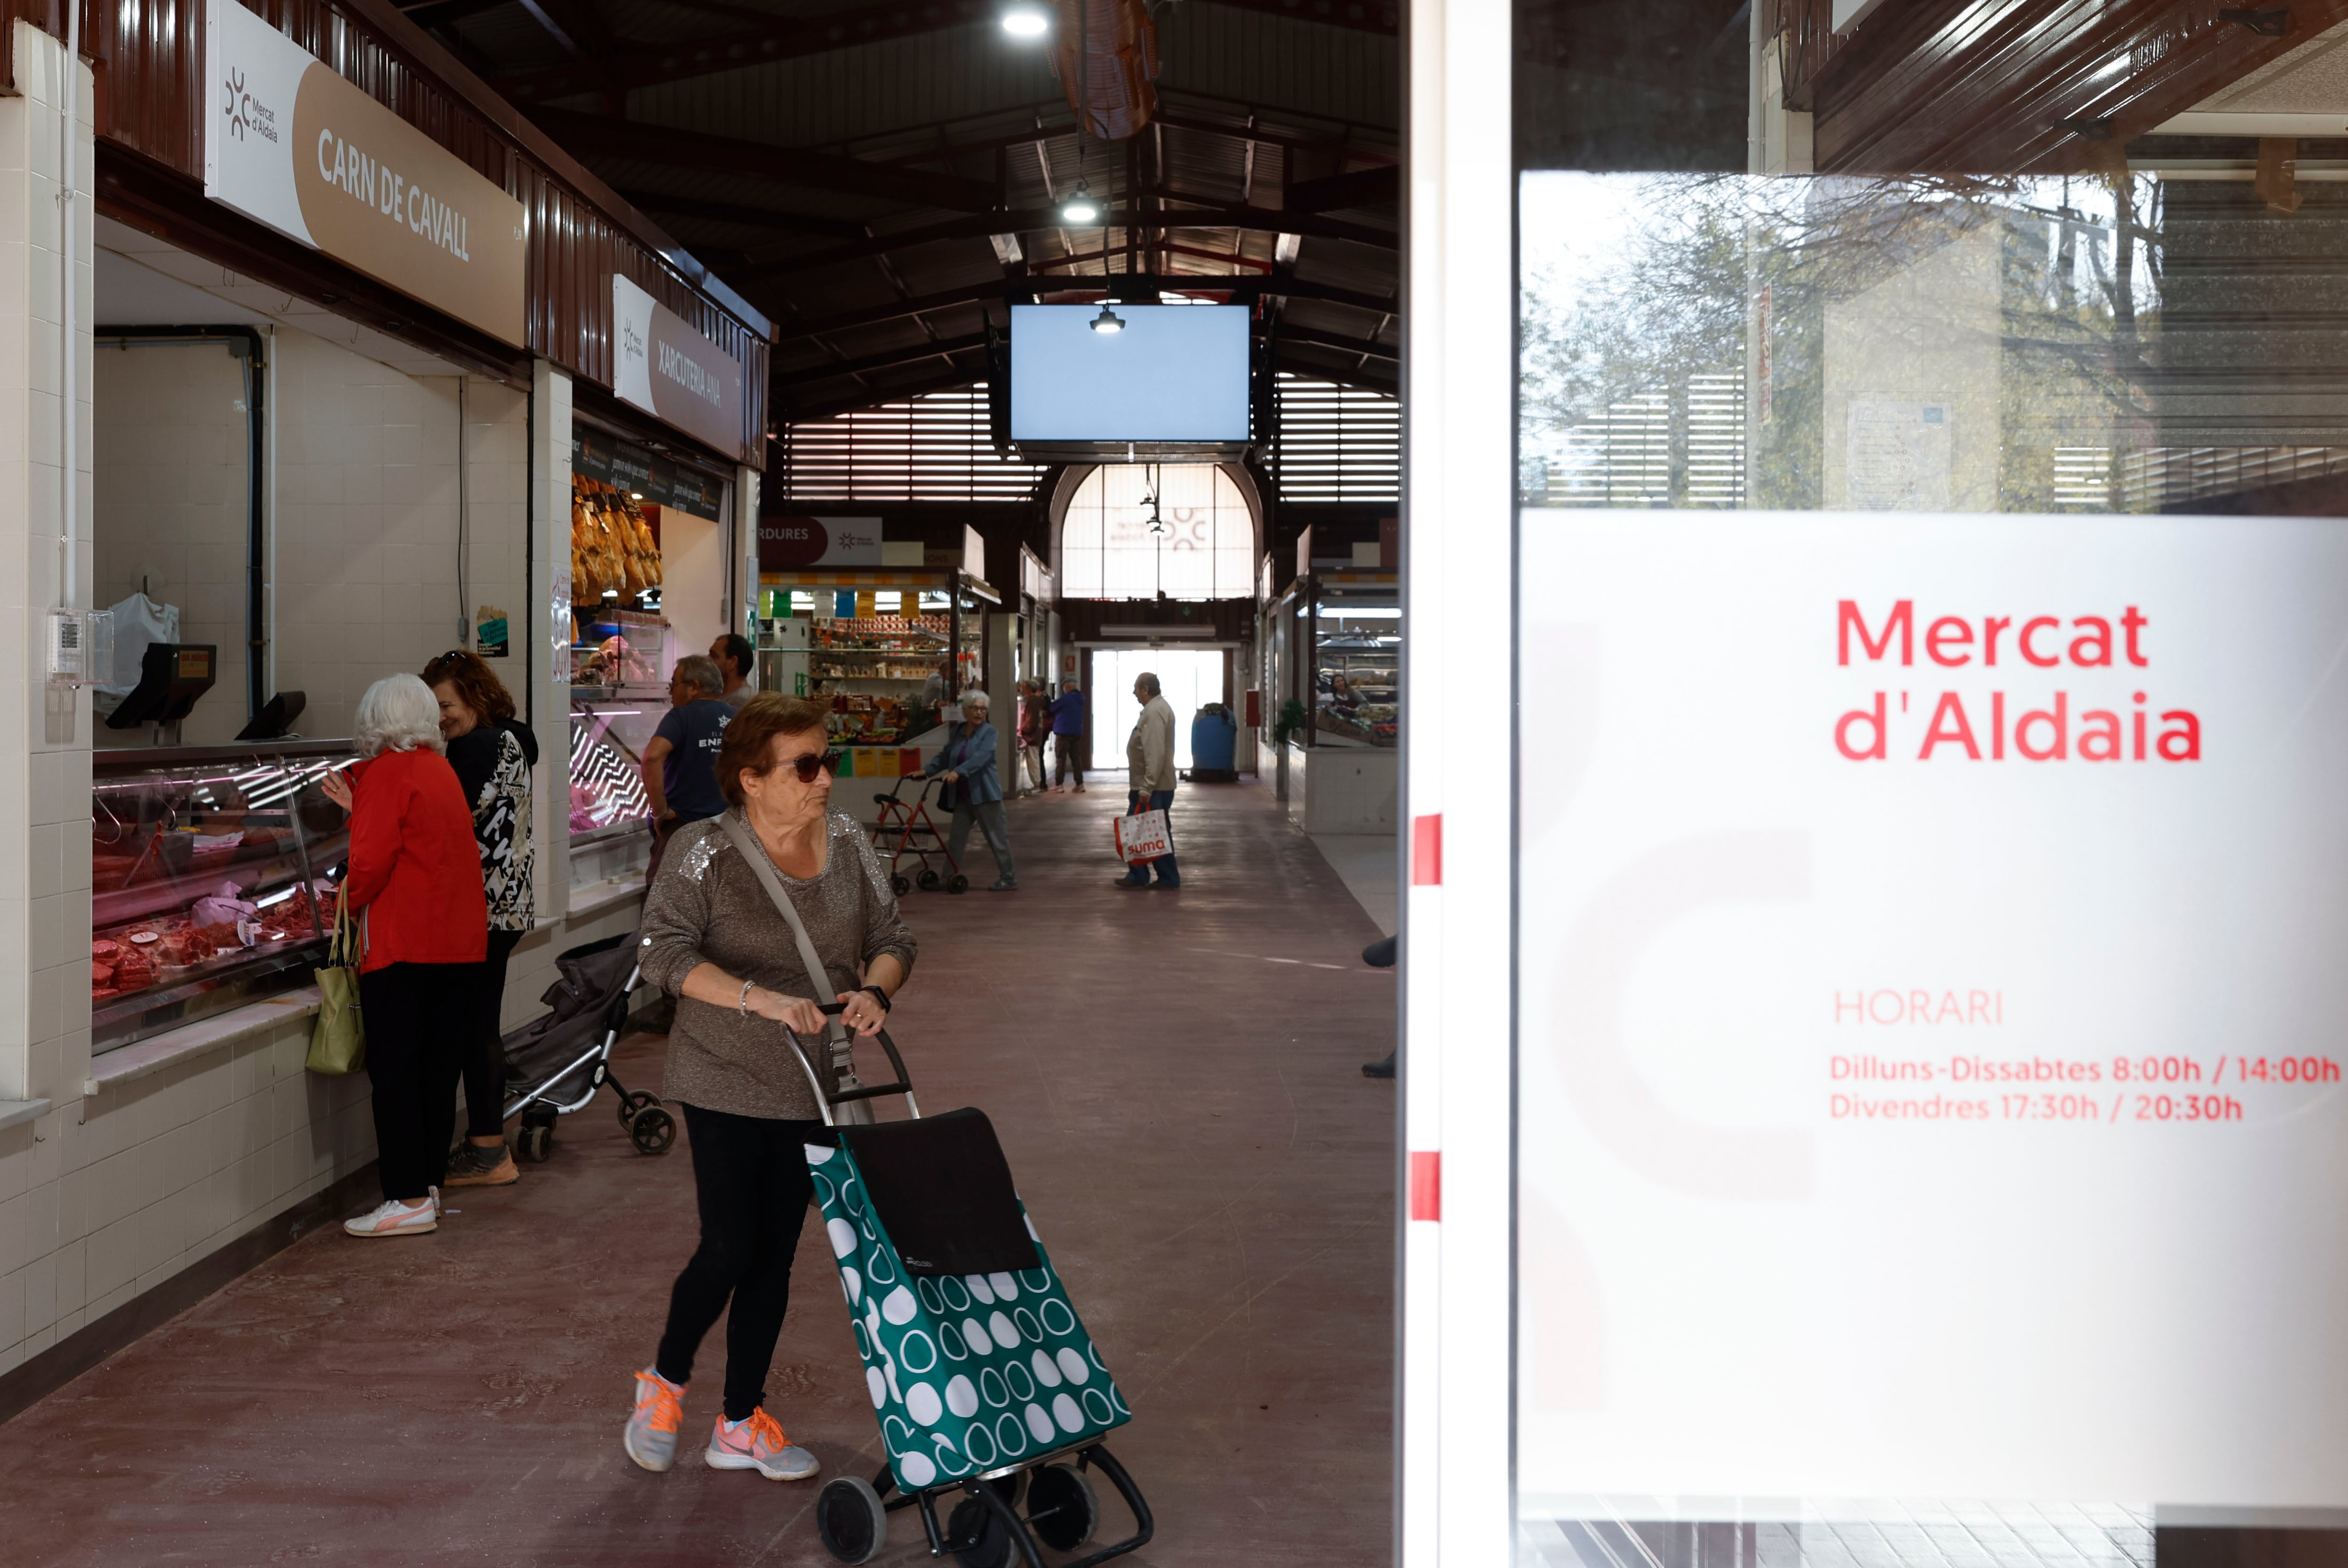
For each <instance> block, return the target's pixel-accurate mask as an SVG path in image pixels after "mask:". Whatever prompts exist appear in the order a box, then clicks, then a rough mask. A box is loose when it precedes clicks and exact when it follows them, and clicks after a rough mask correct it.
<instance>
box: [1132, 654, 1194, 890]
mask: <svg viewBox="0 0 2348 1568" xmlns="http://www.w3.org/2000/svg"><path fill="white" fill-rule="evenodd" d="M1133 700H1134V701H1136V702H1138V703H1139V704H1140V705H1141V717H1139V718H1138V719H1137V720H1135V721H1134V726H1133V734H1132V736H1131V737H1130V738H1128V739H1127V741H1126V743H1125V767H1126V799H1127V808H1126V809H1127V810H1128V811H1130V812H1132V813H1134V814H1135V815H1137V816H1138V815H1139V814H1140V813H1142V812H1145V811H1163V812H1165V813H1166V817H1165V822H1166V828H1165V834H1166V852H1165V853H1164V854H1162V855H1159V856H1157V857H1156V858H1155V859H1152V860H1143V861H1134V862H1133V864H1132V868H1131V870H1130V871H1128V872H1127V874H1126V875H1124V876H1121V877H1119V878H1117V886H1119V887H1122V888H1146V887H1148V885H1149V870H1150V868H1151V867H1152V866H1155V867H1157V868H1158V885H1159V887H1180V886H1181V885H1182V873H1181V872H1179V870H1177V869H1176V867H1175V864H1174V822H1173V807H1174V709H1173V707H1171V706H1169V704H1168V702H1167V701H1166V699H1165V698H1164V697H1163V696H1159V692H1158V677H1157V676H1153V675H1149V674H1147V673H1144V674H1142V675H1138V676H1135V677H1134V680H1133ZM1137 826H1138V824H1137ZM1118 841H1119V842H1120V843H1126V842H1138V839H1128V838H1127V836H1126V833H1125V832H1122V831H1121V832H1120V833H1119V834H1118Z"/></svg>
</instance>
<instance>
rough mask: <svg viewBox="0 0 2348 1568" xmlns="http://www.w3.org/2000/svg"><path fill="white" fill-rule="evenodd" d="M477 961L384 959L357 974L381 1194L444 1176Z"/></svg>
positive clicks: (418, 1193) (419, 1191)
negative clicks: (386, 961) (393, 961)
mask: <svg viewBox="0 0 2348 1568" xmlns="http://www.w3.org/2000/svg"><path fill="white" fill-rule="evenodd" d="M480 967H481V966H480V965H478V964H386V965H384V966H383V967H382V968H380V969H377V970H376V971H375V972H374V973H372V974H368V975H360V976H359V1006H360V1008H361V1010H362V1013H363V1015H364V1016H365V1017H366V1070H367V1079H368V1081H369V1082H370V1083H372V1084H373V1085H374V1086H375V1097H374V1107H375V1147H376V1162H377V1163H376V1173H377V1175H378V1176H379V1177H380V1178H381V1179H382V1181H383V1195H384V1196H385V1197H386V1198H396V1199H397V1200H399V1201H400V1202H404V1203H412V1202H416V1200H417V1199H418V1198H421V1197H423V1196H424V1195H425V1194H426V1192H427V1191H430V1190H431V1189H432V1188H434V1187H438V1185H440V1183H441V1181H443V1180H444V1179H445V1178H446V1177H447V1176H448V1141H449V1140H450V1139H451V1138H452V1137H454V1136H455V1131H456V1125H457V1078H458V1070H459V1068H461V1066H462V1063H463V1058H464V1047H465V1041H466V1039H467V1038H468V1037H469V1035H470V1033H471V1031H472V1028H473V1020H474V1018H475V1017H476V1016H477V1014H478V1004H477V1002H476V1000H475V998H476V997H478V996H479V994H480V985H479V970H480Z"/></svg>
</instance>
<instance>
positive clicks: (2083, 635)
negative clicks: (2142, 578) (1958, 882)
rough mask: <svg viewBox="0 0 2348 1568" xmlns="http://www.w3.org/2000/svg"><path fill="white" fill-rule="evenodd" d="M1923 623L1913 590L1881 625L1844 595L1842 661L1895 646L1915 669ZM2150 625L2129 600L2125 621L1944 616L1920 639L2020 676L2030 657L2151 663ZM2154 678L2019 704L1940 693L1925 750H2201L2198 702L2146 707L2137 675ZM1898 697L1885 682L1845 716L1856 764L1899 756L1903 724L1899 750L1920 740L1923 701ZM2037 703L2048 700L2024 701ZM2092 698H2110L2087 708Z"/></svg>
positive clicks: (2101, 756)
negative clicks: (2120, 690)
mask: <svg viewBox="0 0 2348 1568" xmlns="http://www.w3.org/2000/svg"><path fill="white" fill-rule="evenodd" d="M1916 625H1917V616H1916V602H1915V601H1914V600H1912V599H1900V600H1897V601H1895V602H1893V603H1892V605H1891V607H1890V611H1889V612H1888V613H1887V614H1884V615H1883V617H1882V619H1881V620H1880V621H1879V623H1878V624H1876V626H1875V627H1874V628H1873V629H1870V628H1869V624H1868V621H1867V616H1866V614H1865V613H1864V612H1863V611H1862V610H1861V609H1860V607H1859V603H1858V602H1857V601H1856V600H1851V599H1845V600H1842V601H1841V602H1840V603H1838V605H1837V607H1836V611H1835V662H1836V663H1837V664H1838V665H1846V666H1848V665H1849V664H1850V663H1851V660H1852V655H1853V652H1854V648H1855V649H1856V652H1857V655H1858V656H1859V658H1860V659H1862V660H1865V661H1867V662H1868V663H1869V664H1881V663H1883V662H1884V661H1885V660H1887V659H1890V658H1892V657H1893V655H1894V650H1895V646H1896V650H1897V660H1898V664H1899V665H1900V667H1902V668H1913V667H1914V666H1915V664H1916V645H1917V642H1918V640H1919V639H1918V637H1917V634H1916ZM2151 625H2152V622H2151V620H2150V618H2149V617H2147V615H2146V614H2144V613H2143V612H2142V611H2141V610H2140V609H2138V608H2137V606H2136V605H2134V604H2129V605H2127V606H2125V607H2123V609H2122V610H2121V613H2120V614H2119V615H2118V617H2117V619H2116V622H2115V620H2114V619H2112V618H2110V617H2107V616H2105V615H2075V616H2073V617H2071V618H2070V620H2069V621H2067V622H2065V620H2064V618H2063V617H2061V616H2058V615H2030V616H2017V615H1984V616H1981V617H1979V619H1978V620H1974V619H1969V618H1967V617H1965V616H1962V615H1941V616H1936V617H1934V618H1933V619H1932V620H1931V621H1930V622H1928V623H1927V624H1925V626H1924V632H1923V636H1922V638H1921V641H1922V643H1923V652H1924V657H1925V658H1926V660H1927V661H1929V663H1930V664H1931V665H1938V666H1940V667H1941V668H1944V669H1956V668H1962V667H1965V666H1973V667H1977V668H1980V669H1982V670H1987V669H1993V668H2012V669H2013V670H2014V672H2015V673H2016V674H2017V675H2020V674H2021V673H2022V669H2021V667H2020V666H2028V667H2030V668H2033V669H2056V668H2059V667H2062V666H2064V665H2069V666H2070V667H2072V668H2074V669H2080V670H2111V671H2113V672H2114V674H2115V675H2117V674H2119V673H2120V672H2122V671H2136V670H2147V669H2149V668H2150V667H2151V665H2152V655H2151V653H2150V651H2149V648H2148V646H2147V642H2148V639H2147V633H2148V631H2149V630H2150V628H2151ZM2001 659H2003V664H2001ZM2144 678H2145V677H2143V676H2132V677H2131V678H2130V679H2128V680H2127V683H2126V686H2127V690H2126V693H2125V695H2123V696H2093V695H2086V696H2079V697H2077V698H2076V700H2075V699H2074V696H2073V694H2072V693H2071V692H2070V691H2068V690H2062V689H2058V690H2056V691H2055V693H2054V694H2053V696H2052V697H2051V699H2050V698H2048V697H2045V696H2029V695H2019V696H2015V697H2014V698H2013V701H2012V702H2011V703H2009V702H2008V700H2007V694H2006V693H2005V692H2003V691H1993V692H1991V693H1989V696H1988V701H1987V703H1986V704H1984V703H1983V702H1982V698H1981V696H1980V694H1978V693H1976V694H1975V695H1974V696H1973V699H1972V706H1971V707H1968V706H1967V705H1966V701H1965V697H1964V695H1963V694H1962V693H1960V692H1953V691H1944V692H1941V693H1940V694H1939V696H1937V697H1936V698H1934V699H1933V701H1932V703H1931V709H1930V711H1931V717H1930V718H1929V719H1925V720H1924V721H1923V727H1922V734H1921V742H1920V743H1919V744H1918V745H1917V747H1916V749H1915V752H1914V757H1915V759H1916V760H1917V761H1919V762H1932V761H1938V760H1942V759H1947V758H1961V759H1963V760H1966V761H1972V762H1981V761H1990V762H2003V761H2005V760H2007V759H2008V758H2022V759H2024V760H2025V761H2030V762H2065V761H2070V760H2073V759H2076V760H2078V761H2081V762H2149V761H2155V760H2158V761H2163V762H2199V760H2201V719H2200V717H2199V715H2198V714H2195V713H2193V712H2192V711H2191V710H2189V709H2187V708H2181V707H2172V708H2159V707H2150V706H2147V702H2148V699H2147V694H2146V692H2145V691H2144V690H2143V689H2142V687H2141V686H2139V685H2138V684H2137V683H2138V682H2139V681H2142V680H2143V679H2144ZM1891 695H1892V694H1891V693H1890V692H1889V691H1878V692H1876V693H1874V694H1873V697H1872V700H1871V701H1870V702H1869V705H1868V706H1867V707H1859V708H1853V709H1851V710H1850V711H1849V712H1848V713H1845V714H1844V715H1843V716H1842V717H1840V718H1838V719H1837V720H1836V721H1835V727H1834V739H1835V749H1836V750H1838V751H1839V752H1841V753H1842V755H1843V756H1844V757H1846V758H1849V759H1850V760H1851V761H1853V762H1884V761H1889V760H1890V758H1891V757H1892V755H1893V751H1892V732H1893V730H1894V728H1895V727H1902V728H1907V729H1909V730H1910V737H1907V738H1912V734H1913V725H1914V723H1915V721H1916V720H1918V719H1920V718H1922V714H1923V709H1924V704H1923V703H1922V702H1921V701H1919V702H1916V703H1913V704H1911V703H1910V699H1909V694H1908V693H1907V692H1905V691H1902V692H1900V693H1899V707H1898V711H1897V712H1894V711H1893V708H1892V704H1891ZM2034 701H2035V702H2040V703H2043V704H2044V706H2042V707H2023V706H2022V705H2023V704H2024V703H2029V702H2034ZM2093 702H2102V703H2108V704H2109V705H2110V706H2108V707H2087V706H2086V704H2088V703H2093ZM2009 716H2011V720H2010V722H2009ZM2156 716H2157V717H2158V719H2159V721H2160V728H2159V729H2158V731H2157V732H2155V731H2154V730H2153V729H2152V727H2151V725H2150V723H2149V721H2150V720H2151V719H2152V718H2153V717H2156ZM1907 738H1903V739H1902V742H1901V750H1900V754H1901V755H1906V754H1907V752H1906V739H1907Z"/></svg>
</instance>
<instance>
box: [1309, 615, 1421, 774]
mask: <svg viewBox="0 0 2348 1568" xmlns="http://www.w3.org/2000/svg"><path fill="white" fill-rule="evenodd" d="M1307 597H1308V599H1309V601H1310V603H1311V604H1312V614H1311V615H1310V616H1309V617H1307V622H1308V624H1309V627H1310V632H1309V636H1310V639H1311V640H1310V648H1311V658H1310V660H1309V663H1308V665H1307V667H1308V668H1309V669H1311V671H1312V672H1313V696H1312V709H1313V724H1312V727H1311V730H1310V731H1309V738H1308V740H1307V744H1308V745H1325V744H1329V743H1332V742H1334V743H1335V744H1338V745H1355V746H1385V747H1391V746H1393V745H1394V744H1395V740H1396V738H1398V737H1399V736H1400V735H1401V733H1402V606H1401V600H1400V598H1399V596H1398V595H1397V594H1396V593H1395V589H1394V588H1393V587H1392V586H1390V585H1386V584H1372V585H1364V586H1359V587H1356V586H1351V585H1345V586H1339V585H1335V584H1331V583H1323V582H1320V581H1317V580H1316V581H1315V582H1313V583H1312V584H1310V586H1309V588H1308V590H1307Z"/></svg>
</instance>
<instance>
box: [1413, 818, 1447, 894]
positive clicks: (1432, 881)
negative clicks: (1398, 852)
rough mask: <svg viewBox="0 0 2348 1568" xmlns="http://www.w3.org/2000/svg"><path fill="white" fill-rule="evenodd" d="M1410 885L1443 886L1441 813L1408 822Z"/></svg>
mask: <svg viewBox="0 0 2348 1568" xmlns="http://www.w3.org/2000/svg"><path fill="white" fill-rule="evenodd" d="M1410 885H1411V886H1413V887H1441V886H1442V885H1443V813H1442V812H1440V811H1437V812H1436V813H1434V814H1433V815H1431V816H1426V817H1413V818H1412V819H1411V820H1410Z"/></svg>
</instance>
